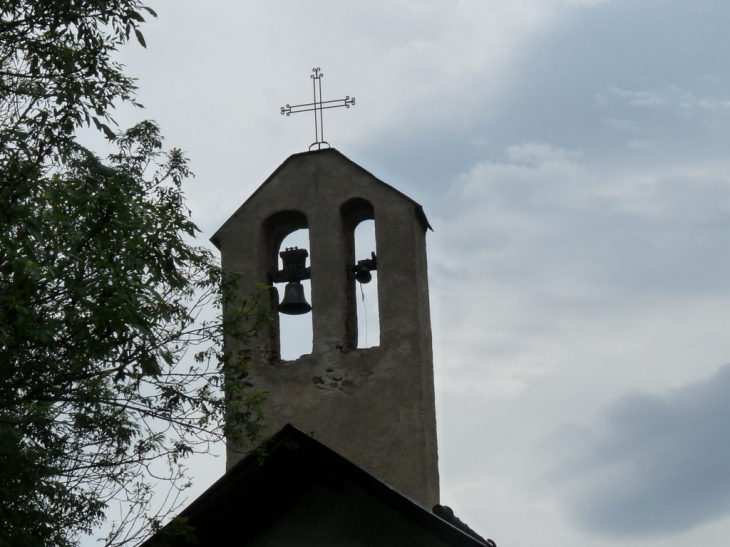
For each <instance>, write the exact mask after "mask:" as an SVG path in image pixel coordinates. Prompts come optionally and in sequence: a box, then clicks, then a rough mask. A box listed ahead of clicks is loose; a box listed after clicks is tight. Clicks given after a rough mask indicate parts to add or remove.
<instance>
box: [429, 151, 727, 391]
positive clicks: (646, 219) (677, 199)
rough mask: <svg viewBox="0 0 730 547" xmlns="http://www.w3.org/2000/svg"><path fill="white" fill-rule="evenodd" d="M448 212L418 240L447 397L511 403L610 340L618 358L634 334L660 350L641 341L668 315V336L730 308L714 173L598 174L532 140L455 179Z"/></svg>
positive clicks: (722, 202) (723, 189) (722, 210)
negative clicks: (671, 329)
mask: <svg viewBox="0 0 730 547" xmlns="http://www.w3.org/2000/svg"><path fill="white" fill-rule="evenodd" d="M449 201H451V202H452V203H453V208H452V210H451V211H444V213H443V214H442V215H443V216H441V217H440V218H439V217H436V218H433V219H432V220H433V223H434V226H435V228H436V233H435V234H434V236H433V237H434V239H432V240H431V241H432V242H433V243H432V242H431V241H430V242H429V245H436V246H437V248H436V252H435V253H434V254H432V255H431V256H432V258H431V263H430V269H431V273H430V277H431V279H432V300H433V302H434V304H433V305H434V314H433V315H434V317H435V318H439V319H438V320H439V321H442V324H439V323H435V329H436V331H438V332H441V333H442V334H441V336H440V337H439V338H438V339H437V340H436V344H437V347H436V352H437V360H438V362H439V363H440V366H441V367H442V373H441V376H442V377H441V378H440V379H439V382H440V385H441V386H442V387H443V388H444V389H446V390H448V391H451V392H467V391H468V392H479V393H482V394H489V395H494V396H504V397H514V396H517V395H520V394H522V393H524V392H525V391H526V390H527V389H528V388H529V387H530V386H533V385H536V384H538V383H540V382H544V381H545V380H546V378H549V377H550V376H551V375H553V374H554V373H555V371H556V370H560V369H561V367H565V366H566V363H569V366H571V367H572V366H576V367H579V366H582V365H580V363H576V362H575V361H576V359H575V355H579V354H580V351H589V350H586V347H584V346H589V345H591V344H592V345H595V346H596V347H602V346H605V345H606V344H607V343H608V340H609V338H612V339H613V340H614V342H615V341H616V340H617V336H618V332H619V330H620V331H621V332H622V333H623V336H624V339H623V342H622V343H623V344H624V345H626V347H631V348H635V347H641V343H640V342H639V340H637V338H638V337H640V336H644V342H645V343H649V342H651V344H654V352H656V351H658V349H657V348H658V347H660V346H663V345H664V343H663V342H662V341H661V339H660V338H661V337H659V339H657V338H656V336H654V335H652V334H647V332H649V333H650V331H652V330H657V325H660V324H661V325H664V324H665V322H666V321H665V320H666V317H664V316H665V315H666V314H667V313H669V317H671V318H672V319H671V321H670V324H671V325H676V324H677V321H678V320H679V321H685V320H687V318H688V317H695V315H693V314H697V316H698V317H701V316H702V312H699V313H698V312H697V310H698V309H702V307H703V306H705V308H704V309H708V308H706V306H707V303H708V302H710V301H717V302H719V301H721V300H722V299H725V298H728V297H730V294H728V289H727V275H726V274H727V272H728V271H730V257H728V254H727V252H726V249H727V245H728V238H729V237H730V236H729V234H730V181H728V178H727V169H726V167H724V166H723V165H722V164H716V165H697V166H692V165H689V164H684V163H669V162H668V163H667V164H666V165H665V166H662V168H661V169H658V168H656V167H654V166H652V168H651V169H650V170H648V171H644V170H640V169H623V170H622V169H620V168H618V169H607V168H605V166H604V167H603V168H600V166H596V165H594V164H593V163H592V162H591V159H590V158H589V157H584V155H583V154H581V152H580V151H576V150H567V149H564V148H561V147H558V146H555V145H553V144H550V143H546V142H540V141H530V142H525V143H520V144H515V145H511V146H507V147H506V148H505V149H504V151H503V155H502V157H501V158H500V159H492V160H487V161H481V162H478V163H476V164H474V165H473V166H472V167H471V168H470V169H469V170H468V171H467V172H466V173H464V174H462V175H460V176H458V177H456V178H455V179H454V181H453V186H452V196H451V197H450V198H449ZM455 287H458V290H454V288H455ZM713 309H714V308H713ZM721 315H722V314H721ZM705 319H707V313H705ZM628 325H633V334H632V328H628ZM641 325H645V326H646V327H647V329H648V331H647V332H644V331H643V330H642V331H641V334H639V330H637V329H643V326H641ZM652 325H653V327H652ZM690 330H691V329H690ZM609 332H612V333H613V334H612V335H609V334H608V333H609ZM657 332H659V331H657ZM693 332H694V331H693ZM616 351H617V350H616V349H614V348H612V349H611V350H610V352H609V353H611V352H612V355H613V356H614V357H617V356H618V354H617V353H616ZM604 353H606V352H604ZM589 354H590V352H589ZM604 361H610V359H608V358H604ZM714 362H717V361H714ZM606 364H607V365H608V366H609V368H610V363H606ZM606 374H607V375H609V376H610V375H611V374H612V373H610V372H607V373H606Z"/></svg>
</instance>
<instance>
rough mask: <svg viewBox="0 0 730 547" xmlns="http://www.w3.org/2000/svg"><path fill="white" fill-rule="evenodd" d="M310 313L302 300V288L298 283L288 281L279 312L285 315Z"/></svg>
mask: <svg viewBox="0 0 730 547" xmlns="http://www.w3.org/2000/svg"><path fill="white" fill-rule="evenodd" d="M310 311H312V306H310V305H309V302H307V299H306V298H304V287H302V284H301V283H300V282H299V281H290V282H289V283H287V284H286V287H284V299H283V300H282V301H281V304H279V312H280V313H284V314H286V315H303V314H305V313H309V312H310Z"/></svg>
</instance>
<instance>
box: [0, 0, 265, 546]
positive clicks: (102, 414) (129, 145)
mask: <svg viewBox="0 0 730 547" xmlns="http://www.w3.org/2000/svg"><path fill="white" fill-rule="evenodd" d="M0 5H2V16H1V17H0V120H2V121H0V192H1V194H0V522H2V523H3V524H2V526H0V544H2V545H11V544H12V545H16V546H18V547H20V546H25V545H59V546H66V545H73V544H74V543H75V542H76V539H77V538H78V536H79V534H82V533H89V532H91V531H92V530H93V529H94V528H95V527H97V526H98V525H100V524H101V523H102V522H103V521H104V511H105V509H106V508H107V506H108V505H109V503H110V502H111V501H113V500H122V501H126V502H127V503H128V512H127V513H126V514H125V516H123V517H122V519H121V522H118V523H117V524H116V526H114V527H113V529H112V533H111V534H110V537H109V538H108V544H124V543H131V542H135V541H137V540H140V539H141V538H143V537H144V535H145V534H146V533H148V532H149V531H153V530H154V529H155V527H156V526H158V525H159V518H160V517H161V515H159V514H153V515H149V514H147V511H148V510H149V507H150V506H149V503H150V499H151V492H152V486H151V477H150V472H154V473H155V474H158V473H163V477H162V478H165V479H168V480H170V481H171V482H172V484H173V485H174V486H175V487H178V486H180V483H181V481H182V484H184V483H185V477H184V475H183V473H182V467H181V461H182V459H183V458H184V457H185V456H187V455H189V454H191V453H193V452H194V451H196V450H206V449H207V447H208V443H209V442H211V441H212V440H215V439H218V438H220V437H221V436H222V434H223V425H222V419H223V415H224V413H226V414H227V419H228V423H229V424H238V427H237V429H239V430H240V429H241V427H243V430H244V431H246V433H247V434H249V435H251V436H255V435H256V434H257V431H258V419H259V418H260V416H259V412H260V411H259V409H260V403H261V395H260V394H258V393H255V392H250V393H245V394H238V396H237V398H236V400H237V403H236V406H235V407H234V406H232V405H231V404H229V405H228V409H227V410H226V409H225V406H226V405H225V401H224V398H223V395H222V387H223V386H222V383H223V381H224V380H223V378H224V377H232V376H236V375H240V374H245V363H244V362H243V361H242V360H241V359H240V358H239V356H237V355H233V354H231V353H230V352H229V353H227V354H226V353H224V352H223V351H222V349H221V339H222V332H223V326H224V325H223V320H222V315H221V313H220V310H221V309H222V307H223V306H225V307H226V310H227V313H226V315H225V317H226V325H225V327H226V333H227V336H232V337H233V338H238V339H243V338H245V337H246V336H249V335H251V334H252V333H254V332H255V331H256V330H257V329H258V328H260V327H261V325H262V324H263V323H262V322H263V321H265V317H262V316H261V315H260V314H259V313H258V312H257V310H258V307H257V306H256V297H255V295H254V296H253V297H251V298H249V299H246V300H241V299H238V298H237V297H235V296H234V295H235V293H234V292H233V291H227V290H225V287H227V286H229V282H228V281H227V280H224V279H223V278H222V274H221V270H220V267H219V265H218V263H217V261H216V259H215V257H214V256H213V255H212V254H211V253H210V252H209V251H208V250H207V249H205V248H203V247H200V246H196V245H195V244H194V241H193V238H194V237H195V234H196V232H197V228H196V226H195V224H194V223H193V222H192V221H191V219H190V212H189V211H188V210H187V208H186V206H185V202H184V196H183V193H182V182H183V181H184V180H185V179H186V178H188V177H189V176H190V172H189V169H188V166H187V162H186V159H185V158H184V157H183V155H182V154H181V152H180V151H179V150H172V151H169V152H165V151H164V150H163V148H162V137H161V135H160V131H159V128H158V127H157V126H156V125H155V124H154V123H152V122H144V123H142V124H139V125H138V126H136V127H133V128H132V129H130V130H128V131H126V132H124V133H122V134H119V135H116V134H115V133H114V132H113V131H112V130H111V128H110V127H109V126H110V124H112V123H113V120H112V118H111V117H110V116H109V111H110V109H111V108H112V107H113V106H114V104H115V102H118V101H120V100H121V101H131V102H134V100H135V99H134V93H135V86H134V82H133V80H132V79H131V78H130V77H128V76H126V75H125V74H124V73H123V71H122V67H121V66H120V65H119V64H117V63H116V62H114V61H113V54H114V52H115V51H116V49H117V48H118V47H120V46H121V45H122V44H124V43H126V42H127V41H128V40H129V39H130V36H134V37H136V39H137V40H138V41H139V42H140V43H141V44H142V45H143V46H144V45H145V44H144V37H143V36H142V34H141V32H140V31H139V28H138V26H139V24H140V23H142V22H143V21H144V18H143V17H142V15H141V13H142V12H144V13H145V14H148V15H152V16H154V12H153V11H152V10H151V9H149V8H146V7H145V6H143V5H142V4H141V3H140V2H139V1H137V0H35V1H31V0H2V1H1V3H0ZM135 104H136V103H135ZM82 125H93V126H94V127H96V128H97V129H99V130H100V131H102V132H103V133H104V134H105V135H106V136H107V137H108V138H109V139H110V140H113V141H115V143H116V145H117V147H118V152H117V153H115V154H113V155H112V156H110V157H109V159H108V160H107V161H102V160H100V159H99V158H98V157H97V156H95V155H94V154H93V153H92V152H90V151H89V150H87V149H85V148H83V147H82V146H80V145H79V144H78V143H77V142H76V139H75V132H76V131H77V130H78V129H79V128H80V127H81V126H82ZM211 306H212V307H213V308H215V309H217V310H218V312H217V316H215V317H211V318H210V319H207V320H206V319H205V317H206V314H207V313H209V312H208V311H207V310H208V308H209V307H211ZM192 354H195V357H194V360H193V359H191V358H190V357H191V355H192ZM155 462H161V463H163V464H164V466H163V467H159V464H158V463H155ZM172 505H173V506H174V503H173V504H172ZM169 508H170V505H168V506H167V509H169ZM163 512H164V511H163ZM140 524H146V525H148V526H147V527H146V528H145V529H144V530H143V529H141V528H140V527H139V525H140ZM135 525H137V526H136V527H135Z"/></svg>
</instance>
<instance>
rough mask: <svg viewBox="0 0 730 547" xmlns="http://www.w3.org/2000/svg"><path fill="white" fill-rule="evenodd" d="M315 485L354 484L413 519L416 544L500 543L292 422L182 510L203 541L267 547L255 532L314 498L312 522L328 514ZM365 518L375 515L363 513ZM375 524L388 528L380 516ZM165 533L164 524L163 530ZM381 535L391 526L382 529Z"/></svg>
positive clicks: (148, 545) (336, 488)
mask: <svg viewBox="0 0 730 547" xmlns="http://www.w3.org/2000/svg"><path fill="white" fill-rule="evenodd" d="M316 489H319V490H320V491H325V492H333V493H334V495H335V496H337V495H339V494H338V493H343V492H345V491H353V490H355V491H358V492H361V493H362V495H363V496H366V497H367V499H368V500H375V501H374V503H377V504H380V505H382V506H385V509H387V510H388V511H390V512H391V513H393V514H396V515H398V518H400V519H402V520H403V521H404V522H408V526H411V527H412V529H413V530H417V532H418V536H419V537H420V538H421V539H422V540H423V538H426V541H418V540H416V541H413V542H410V541H409V542H408V543H409V544H411V545H446V546H458V547H485V546H489V547H494V546H495V544H494V542H493V541H491V540H485V539H484V538H482V537H481V536H479V535H478V534H476V533H475V532H474V531H473V530H471V529H470V528H469V527H468V526H466V525H464V524H463V523H462V522H461V521H460V520H459V519H458V518H456V517H454V516H453V512H452V511H451V510H450V509H448V508H444V507H442V506H440V505H439V506H436V508H434V512H431V511H429V510H428V509H426V508H424V507H422V506H421V505H419V504H417V503H416V502H414V501H413V500H411V499H410V498H408V497H406V496H404V495H403V494H401V493H400V492H398V491H397V490H395V489H394V488H392V487H391V486H389V485H388V484H386V483H384V482H382V481H380V480H379V479H377V478H376V477H374V476H373V475H371V474H369V473H367V472H366V471H364V470H363V469H361V468H360V467H358V466H356V465H355V464H353V463H352V462H350V461H349V460H347V459H346V458H344V457H342V456H340V455H339V454H337V453H336V452H334V451H333V450H331V449H329V448H328V447H326V446H325V445H323V444H322V443H320V442H318V441H317V440H316V439H314V438H313V437H311V436H310V435H307V434H305V433H304V432H302V431H300V430H299V429H297V428H296V427H294V426H292V425H290V424H287V425H286V426H285V427H284V428H282V429H281V430H280V431H279V432H278V433H277V434H276V435H274V436H273V437H271V438H270V439H269V441H267V442H266V443H264V444H263V445H262V446H261V447H259V449H257V450H255V451H253V452H251V453H250V454H248V455H247V456H246V457H245V458H244V459H243V460H241V461H240V462H239V463H238V464H236V465H235V466H234V467H233V468H231V469H230V470H229V471H228V472H227V473H226V474H225V475H224V476H223V477H222V478H221V479H219V480H218V481H217V482H216V483H215V484H213V485H212V486H211V487H210V488H209V489H208V490H206V491H205V492H204V493H203V494H202V495H201V496H200V497H198V498H197V499H196V500H195V501H193V502H192V503H191V504H190V505H189V506H188V507H187V508H186V509H185V510H184V511H182V513H181V514H180V516H181V517H186V519H187V521H188V524H190V525H191V526H192V527H193V528H194V530H195V535H196V538H197V540H198V544H199V545H201V546H202V545H216V546H227V545H231V546H233V545H236V546H241V545H247V544H253V545H258V544H266V545H268V544H269V543H268V542H267V541H265V540H264V541H259V542H258V543H257V537H259V538H260V536H262V535H263V534H264V532H266V531H267V530H268V529H269V528H271V527H274V526H276V525H277V522H278V523H279V526H281V524H280V523H281V522H282V521H283V520H285V519H284V518H283V516H284V515H285V514H286V513H287V511H290V510H291V508H292V507H295V506H296V505H297V503H299V504H300V505H301V504H302V503H303V504H304V505H307V504H308V503H309V504H310V505H309V506H307V510H308V511H309V513H310V514H309V515H308V517H307V518H308V519H309V520H316V519H318V518H327V516H326V515H320V514H318V513H317V510H316V508H313V507H314V506H315V505H316V504H311V503H310V502H309V501H308V500H309V499H311V498H307V496H310V495H311V492H313V491H315V490H316ZM361 497H362V496H361ZM347 499H352V497H350V498H347ZM363 499H364V498H363ZM302 500H304V501H303V502H302ZM344 500H345V497H344V496H343V497H342V499H340V498H338V499H337V500H336V501H335V503H336V504H338V505H342V504H344V503H347V502H346V501H344ZM290 512H291V511H290ZM435 513H438V515H437V514H435ZM366 514H367V512H366ZM439 515H440V516H439ZM366 518H369V517H367V516H365V517H363V519H366ZM375 520H376V518H373V521H375ZM373 525H374V526H380V527H382V526H383V525H382V521H378V522H377V523H376V522H373ZM284 526H287V525H286V524H285V525H284ZM313 526H320V525H319V524H317V523H314V524H313ZM360 526H361V528H360V530H367V532H364V533H370V534H372V533H373V530H372V529H371V527H370V526H368V525H367V521H366V522H365V526H363V525H362V523H361V524H360ZM164 531H165V529H164V528H163V530H162V532H163V534H164ZM299 533H300V534H301V532H299ZM379 533H384V534H387V533H388V531H387V529H383V531H382V532H379ZM158 535H159V534H158ZM156 537H157V536H153V537H152V538H150V540H148V541H147V542H145V544H144V545H143V547H152V546H154V545H156V543H155V541H156ZM297 539H301V538H300V537H298V538H297ZM340 539H341V538H340ZM167 541H169V540H166V542H165V545H170V546H171V547H175V546H177V545H180V546H182V545H187V543H184V542H181V543H179V544H178V543H175V542H174V541H173V542H172V543H167ZM274 543H276V542H275V541H274V542H272V544H274ZM296 543H297V544H298V543H300V542H299V541H298V542H296ZM301 543H302V544H306V542H301ZM334 543H335V542H333V544H334ZM292 544H293V543H292ZM368 544H370V543H368Z"/></svg>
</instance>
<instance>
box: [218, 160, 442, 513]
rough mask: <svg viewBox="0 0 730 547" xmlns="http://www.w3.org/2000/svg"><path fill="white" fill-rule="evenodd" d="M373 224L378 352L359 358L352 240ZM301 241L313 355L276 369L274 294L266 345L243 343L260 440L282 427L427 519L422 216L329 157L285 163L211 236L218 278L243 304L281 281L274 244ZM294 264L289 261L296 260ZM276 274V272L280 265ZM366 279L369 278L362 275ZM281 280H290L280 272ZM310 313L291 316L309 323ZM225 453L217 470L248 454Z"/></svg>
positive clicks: (431, 500)
mask: <svg viewBox="0 0 730 547" xmlns="http://www.w3.org/2000/svg"><path fill="white" fill-rule="evenodd" d="M364 220H374V223H375V238H376V253H377V254H376V258H375V260H369V261H366V262H365V263H364V264H366V265H367V267H370V268H375V267H377V273H378V306H379V310H380V346H378V347H372V348H367V349H358V348H357V309H356V279H355V276H356V269H357V268H356V265H357V262H358V259H362V258H368V257H360V256H357V257H356V256H355V239H354V232H355V228H356V227H357V225H358V224H359V223H360V222H362V221H364ZM302 228H306V229H308V230H309V241H310V246H311V248H310V249H308V252H309V261H310V266H309V267H304V263H303V262H301V260H303V259H304V257H303V254H302V253H301V252H300V253H299V257H298V258H299V259H300V263H299V264H298V265H295V266H294V270H297V271H298V272H299V278H300V279H301V278H310V279H311V289H312V290H311V300H312V302H311V306H312V310H311V313H312V329H313V341H312V353H311V354H307V355H302V356H301V357H299V358H298V359H296V360H294V361H284V360H282V359H281V358H280V350H279V348H280V340H279V328H278V325H279V318H278V313H277V309H276V307H277V304H278V301H279V298H278V291H277V290H275V289H272V299H271V303H270V305H271V307H272V324H271V328H270V332H269V333H263V334H260V335H259V336H257V337H254V338H253V339H252V340H251V341H250V342H249V344H250V345H249V347H248V348H247V350H248V352H250V356H251V370H250V373H249V375H248V377H247V378H246V382H250V384H252V385H253V387H254V388H257V389H261V390H263V391H264V392H266V394H267V399H266V403H265V406H264V413H265V421H266V424H267V426H268V431H269V432H270V433H274V432H276V431H278V430H279V429H280V428H281V427H283V426H284V425H285V424H286V423H292V424H293V425H295V426H297V427H298V428H299V429H301V430H303V431H306V432H307V433H309V432H312V434H313V435H314V437H315V438H316V439H317V440H319V441H320V442H323V443H324V444H326V445H327V446H329V447H330V448H332V449H333V450H335V451H336V452H338V453H340V454H341V455H343V456H344V457H346V458H348V459H349V460H351V461H353V462H354V463H356V464H357V465H359V466H360V467H362V468H364V469H365V470H367V471H368V472H370V473H371V474H373V475H375V476H376V477H377V478H379V479H381V480H383V481H384V482H386V483H389V484H391V485H392V486H394V487H395V488H396V489H398V490H399V491H401V492H402V493H404V494H406V495H407V496H409V497H411V498H413V499H414V500H415V501H417V502H419V503H421V504H422V505H424V506H426V507H428V508H430V507H432V506H433V505H435V504H437V503H439V476H438V452H437V444H436V414H435V407H434V385H433V356H432V350H431V320H430V313H429V300H428V276H427V264H426V238H425V235H426V230H427V229H428V228H430V226H429V224H428V220H427V219H426V216H425V214H424V212H423V209H422V208H421V206H420V205H418V204H417V203H416V202H415V201H413V200H412V199H410V198H409V197H407V196H405V195H404V194H402V193H401V192H399V191H398V190H396V189H395V188H393V187H392V186H389V185H388V184H386V183H384V182H382V181H381V180H378V179H377V178H375V177H374V176H373V175H372V174H370V173H369V172H367V171H366V170H365V169H363V168H362V167H360V166H358V165H356V164H355V163H354V162H352V161H350V160H349V159H347V158H346V157H345V156H344V155H342V154H341V153H340V152H338V151H337V150H335V149H324V150H317V151H313V152H304V153H301V154H295V155H293V156H291V157H289V158H288V159H287V160H286V161H285V162H284V163H283V164H282V165H281V166H280V167H279V168H278V169H277V170H276V171H275V172H274V173H273V174H272V175H271V176H270V177H269V178H268V179H267V180H266V181H265V182H264V183H263V184H262V185H261V186H260V187H259V188H258V189H257V190H256V191H255V192H254V193H253V194H252V195H251V197H250V198H249V199H248V200H247V201H246V202H245V203H244V204H243V205H242V206H241V207H240V208H239V209H238V210H237V211H236V212H235V213H234V215H233V216H232V217H231V218H230V219H229V220H228V221H227V222H226V223H225V224H224V225H223V226H222V227H221V228H220V229H219V230H218V231H217V232H216V234H215V235H214V236H213V237H212V238H211V241H212V242H213V243H214V244H215V245H216V246H217V247H218V248H219V249H220V251H221V257H222V265H223V270H224V271H225V272H235V273H236V275H237V276H238V284H239V289H240V291H242V294H246V293H249V292H251V291H253V290H255V289H256V287H257V285H258V284H260V283H262V282H263V283H268V284H272V282H275V281H286V280H287V279H286V278H287V275H288V274H287V272H286V271H279V268H278V261H277V257H278V253H279V251H280V249H279V247H280V245H281V243H282V241H283V240H284V238H285V237H286V236H287V235H289V234H290V233H292V232H293V231H295V230H298V229H302ZM295 258H296V257H295ZM285 268H286V263H285ZM366 269H367V268H366ZM290 273H291V272H290ZM307 309H308V307H306V304H305V309H303V310H297V311H298V312H305V311H307ZM238 448H239V449H238V450H234V449H233V448H232V447H231V446H229V450H228V459H227V467H228V468H230V467H231V466H232V465H233V464H235V463H236V462H237V461H238V460H239V459H241V457H242V456H243V453H242V452H243V451H245V450H246V448H247V447H242V448H241V447H238Z"/></svg>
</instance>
